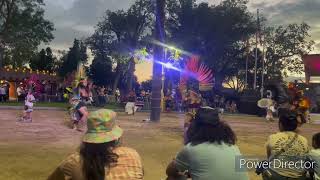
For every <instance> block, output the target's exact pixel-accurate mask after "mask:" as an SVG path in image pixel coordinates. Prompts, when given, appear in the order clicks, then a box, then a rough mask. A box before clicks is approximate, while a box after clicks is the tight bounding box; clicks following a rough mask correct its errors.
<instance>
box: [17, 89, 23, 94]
mask: <svg viewBox="0 0 320 180" xmlns="http://www.w3.org/2000/svg"><path fill="white" fill-rule="evenodd" d="M17 94H18V96H20V95H21V94H22V89H21V87H18V88H17Z"/></svg>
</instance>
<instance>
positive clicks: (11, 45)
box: [0, 0, 54, 67]
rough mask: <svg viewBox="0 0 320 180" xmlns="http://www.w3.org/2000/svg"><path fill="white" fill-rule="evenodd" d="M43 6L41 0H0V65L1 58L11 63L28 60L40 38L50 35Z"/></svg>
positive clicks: (26, 61) (49, 27)
mask: <svg viewBox="0 0 320 180" xmlns="http://www.w3.org/2000/svg"><path fill="white" fill-rule="evenodd" d="M43 6H44V3H43V0H0V67H1V65H2V64H3V58H4V59H6V60H9V61H11V63H12V65H14V66H22V65H23V64H25V63H28V62H29V60H30V59H31V57H32V56H33V55H34V52H35V51H36V50H37V47H38V46H39V45H40V43H41V42H44V43H48V42H50V41H51V40H52V39H53V35H52V31H53V30H54V26H53V24H52V23H51V22H50V21H48V20H46V19H44V9H43ZM4 55H6V57H4Z"/></svg>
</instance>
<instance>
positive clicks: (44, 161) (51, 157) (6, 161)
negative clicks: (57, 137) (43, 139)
mask: <svg viewBox="0 0 320 180" xmlns="http://www.w3.org/2000/svg"><path fill="white" fill-rule="evenodd" d="M72 151H73V148H71V147H69V148H67V147H66V148H55V147H51V148H49V147H44V146H41V145H32V146H31V145H29V146H28V145H24V146H23V145H10V146H5V147H0V160H1V163H0V168H1V169H2V170H1V173H0V179H3V180H4V179H6V180H21V179H28V180H43V179H46V178H47V177H48V175H49V174H50V173H51V172H52V171H53V169H54V168H56V167H57V165H58V164H59V163H60V162H61V161H62V160H63V158H64V157H66V156H67V155H68V154H69V153H70V152H72Z"/></svg>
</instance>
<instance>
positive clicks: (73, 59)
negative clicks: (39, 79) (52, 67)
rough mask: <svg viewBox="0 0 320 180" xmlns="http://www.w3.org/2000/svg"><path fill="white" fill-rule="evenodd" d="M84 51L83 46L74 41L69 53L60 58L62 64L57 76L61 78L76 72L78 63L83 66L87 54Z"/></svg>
mask: <svg viewBox="0 0 320 180" xmlns="http://www.w3.org/2000/svg"><path fill="white" fill-rule="evenodd" d="M84 49H86V48H85V45H84V44H83V43H82V42H80V41H79V40H77V39H75V40H74V42H73V46H72V47H71V48H70V50H69V52H68V53H67V54H65V55H64V56H63V57H62V60H61V61H62V64H61V67H60V69H59V74H60V75H61V76H62V77H65V76H66V75H67V74H68V73H72V72H74V71H76V70H77V68H78V65H79V63H83V64H85V63H86V62H87V54H86V51H84Z"/></svg>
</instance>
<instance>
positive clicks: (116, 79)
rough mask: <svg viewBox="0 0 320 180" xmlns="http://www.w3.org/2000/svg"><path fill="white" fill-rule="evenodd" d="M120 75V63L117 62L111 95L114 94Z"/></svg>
mask: <svg viewBox="0 0 320 180" xmlns="http://www.w3.org/2000/svg"><path fill="white" fill-rule="evenodd" d="M120 77H121V64H120V63H118V64H117V67H116V77H115V78H114V81H113V87H112V95H116V91H117V88H118V84H119V80H120Z"/></svg>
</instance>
